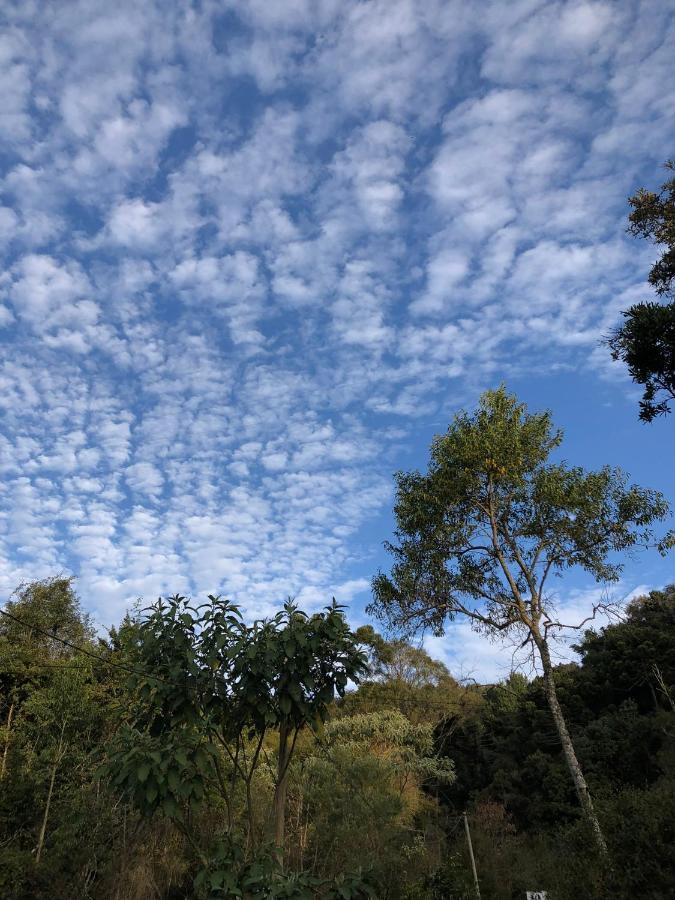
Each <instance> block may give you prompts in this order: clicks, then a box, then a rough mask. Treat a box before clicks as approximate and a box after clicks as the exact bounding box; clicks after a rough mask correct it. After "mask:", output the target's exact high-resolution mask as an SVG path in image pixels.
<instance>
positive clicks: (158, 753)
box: [105, 595, 366, 887]
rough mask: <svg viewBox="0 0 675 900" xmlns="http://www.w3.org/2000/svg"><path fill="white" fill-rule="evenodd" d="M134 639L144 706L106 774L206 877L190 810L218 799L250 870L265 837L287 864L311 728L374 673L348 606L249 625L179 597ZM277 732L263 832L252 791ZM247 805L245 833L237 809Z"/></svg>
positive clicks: (154, 610) (289, 608)
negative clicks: (292, 785)
mask: <svg viewBox="0 0 675 900" xmlns="http://www.w3.org/2000/svg"><path fill="white" fill-rule="evenodd" d="M131 637H132V639H134V640H135V643H136V646H135V651H134V652H133V653H132V654H131V660H132V662H133V666H134V668H135V669H136V671H137V674H134V675H132V677H131V679H130V685H129V686H130V690H131V691H132V695H133V696H134V697H135V703H134V704H133V705H132V707H131V708H130V709H129V711H128V714H127V723H126V728H124V729H121V730H120V733H119V735H118V738H117V740H116V745H115V746H114V747H113V748H112V752H111V757H110V761H109V762H108V763H107V764H106V766H105V771H106V772H108V773H109V774H110V775H111V776H112V778H113V783H114V784H116V785H118V786H120V787H122V788H124V789H125V790H126V791H127V792H128V793H129V794H130V795H131V796H132V797H133V799H134V803H135V805H136V806H137V807H138V808H139V809H140V810H142V811H143V812H145V813H147V814H150V813H153V812H156V811H161V812H163V813H164V814H165V815H167V816H168V817H170V818H171V819H172V821H174V823H175V824H176V825H177V827H178V828H179V829H180V830H181V831H182V832H183V833H184V834H185V836H186V838H187V839H188V840H189V841H190V843H191V844H192V846H193V848H194V850H195V852H196V853H197V855H198V856H199V857H200V859H201V861H202V863H203V864H204V866H206V867H208V865H209V859H208V855H207V854H206V853H205V852H204V851H203V850H202V848H200V847H199V846H198V845H197V843H196V842H195V840H194V837H193V835H192V834H191V831H190V810H191V809H192V808H196V807H199V806H201V805H203V804H204V803H205V802H206V798H207V797H208V796H209V794H210V796H211V797H213V796H218V797H219V798H220V801H221V802H222V803H223V804H224V806H225V808H226V823H227V824H226V832H225V834H224V835H221V836H220V837H221V838H226V839H227V841H226V843H227V846H228V847H229V848H230V849H232V847H234V848H235V849H236V850H237V852H239V849H241V848H242V847H243V857H242V860H243V862H244V863H246V864H248V862H250V860H251V859H252V858H253V857H254V856H255V854H256V853H257V852H258V851H259V850H260V845H261V843H262V836H261V834H264V832H265V830H266V831H267V833H268V835H269V837H270V838H271V840H272V841H273V843H274V845H275V847H276V857H277V861H278V863H279V864H281V863H282V861H283V850H284V831H285V810H286V793H287V785H288V774H289V769H290V765H291V761H292V759H293V753H294V750H295V746H296V741H297V738H298V735H299V733H300V732H301V731H302V729H303V728H305V727H306V726H310V727H312V728H314V729H315V730H317V731H320V730H321V728H322V725H323V722H324V720H325V718H326V716H327V713H328V709H329V706H330V704H331V703H332V701H333V699H334V697H335V695H336V694H337V695H339V696H340V695H343V694H344V692H345V690H346V687H347V684H348V682H349V681H350V680H351V681H358V679H359V676H360V674H361V673H362V672H363V671H364V670H365V667H366V665H365V656H364V654H363V653H362V652H361V651H360V650H359V648H358V646H357V642H356V640H355V638H354V636H353V635H352V634H351V632H350V631H349V628H348V626H347V623H346V621H345V618H344V616H343V614H342V609H341V607H339V606H338V605H337V604H336V603H335V602H333V605H331V606H329V607H327V608H326V610H325V611H324V612H322V613H316V614H314V615H312V616H308V615H306V614H305V613H303V612H302V611H300V610H299V609H298V608H297V607H296V606H295V605H294V604H293V603H292V602H291V601H289V602H288V603H286V605H285V606H284V609H283V611H282V612H280V613H278V614H277V615H276V616H274V617H273V618H272V619H270V620H264V621H257V622H254V623H253V624H252V625H247V624H246V623H245V622H244V620H243V618H242V616H241V613H240V611H239V609H238V607H237V606H236V605H234V604H232V603H229V602H228V601H226V600H223V599H221V598H219V597H209V602H208V603H206V604H202V605H201V606H199V607H194V606H192V605H191V603H190V602H189V600H187V599H186V598H185V597H181V596H178V595H176V596H174V597H170V598H169V599H168V600H165V601H162V600H160V601H159V602H158V603H156V604H154V605H153V606H152V607H150V608H149V609H148V610H147V611H146V616H145V617H144V618H142V619H141V620H140V622H139V623H138V627H137V628H136V629H135V632H134V633H132V635H131ZM275 732H276V734H277V741H276V745H277V746H276V751H277V762H276V771H275V773H274V777H273V780H274V783H273V791H272V801H271V804H270V807H271V808H270V811H269V816H268V821H267V823H264V822H263V823H261V822H260V821H259V815H258V812H259V810H258V809H257V804H256V803H254V801H253V794H252V789H253V782H254V779H255V778H256V777H257V776H258V774H259V770H260V768H261V764H262V763H263V761H265V762H266V759H267V749H266V747H265V742H266V741H267V740H268V739H269V738H270V736H271V735H273V734H274V733H275ZM242 795H243V804H244V816H243V817H244V819H245V822H246V824H245V828H244V829H243V832H244V833H243V834H241V831H242V829H241V827H240V821H239V820H240V818H241V817H240V816H238V815H237V811H238V810H237V809H236V807H237V804H238V803H239V802H240V801H241V799H242ZM265 825H267V828H266V829H265V827H264V826H265ZM228 852H229V851H228ZM228 865H229V863H228ZM279 867H281V865H280V866H279ZM223 871H224V869H223ZM223 877H225V876H224V875H223ZM212 887H214V884H213V883H212Z"/></svg>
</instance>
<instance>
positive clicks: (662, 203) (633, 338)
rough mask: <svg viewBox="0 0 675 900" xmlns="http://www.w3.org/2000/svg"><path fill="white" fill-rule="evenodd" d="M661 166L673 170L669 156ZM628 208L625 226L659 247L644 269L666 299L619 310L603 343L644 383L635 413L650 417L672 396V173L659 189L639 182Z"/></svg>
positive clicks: (674, 282) (666, 407)
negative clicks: (619, 320) (620, 316)
mask: <svg viewBox="0 0 675 900" xmlns="http://www.w3.org/2000/svg"><path fill="white" fill-rule="evenodd" d="M665 167H666V169H669V170H671V171H675V162H673V161H669V162H667V163H666V165H665ZM628 202H629V203H630V205H631V206H632V208H633V211H632V212H631V214H630V216H629V222H630V225H629V226H628V231H629V232H630V233H631V234H633V235H634V236H636V237H643V238H646V239H647V240H648V241H651V242H652V243H654V244H656V245H657V246H661V247H664V250H663V253H662V254H661V256H660V257H659V259H657V260H656V262H655V263H654V265H653V266H652V268H651V271H650V273H649V283H650V284H651V285H652V287H653V288H654V289H655V291H656V293H657V294H658V295H659V296H660V297H664V298H669V299H670V302H669V303H655V302H653V301H645V302H642V303H636V304H634V305H633V306H631V307H630V308H629V309H627V310H625V311H624V313H623V317H624V322H623V324H622V325H621V327H620V328H617V329H616V330H615V331H614V333H613V334H611V335H610V336H609V337H608V338H607V340H606V343H607V344H608V345H609V348H610V351H611V354H612V358H613V359H615V360H621V361H622V362H624V363H625V364H626V366H627V367H628V372H629V374H630V376H631V378H632V379H633V381H635V382H636V383H637V384H641V385H643V386H644V392H643V395H642V400H641V401H640V418H641V419H642V420H643V421H644V422H651V421H652V420H653V419H655V418H656V417H657V416H660V415H665V414H666V413H668V412H669V411H670V402H671V401H672V400H675V293H674V287H675V178H671V179H670V180H669V181H666V182H665V183H664V184H663V185H662V186H661V190H660V192H659V193H655V192H654V191H648V190H645V189H644V188H641V189H640V190H639V191H637V193H636V194H635V195H634V196H633V197H630V198H629V201H628Z"/></svg>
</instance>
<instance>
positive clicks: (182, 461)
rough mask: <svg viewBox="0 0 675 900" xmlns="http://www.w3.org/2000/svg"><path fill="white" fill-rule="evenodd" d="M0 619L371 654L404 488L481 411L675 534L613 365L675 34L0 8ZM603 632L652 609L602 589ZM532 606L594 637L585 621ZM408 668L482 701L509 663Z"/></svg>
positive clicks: (660, 449)
mask: <svg viewBox="0 0 675 900" xmlns="http://www.w3.org/2000/svg"><path fill="white" fill-rule="evenodd" d="M1 15H2V17H3V18H4V19H5V23H4V27H3V28H2V31H1V33H0V83H2V85H3V90H2V99H1V100H0V247H1V248H2V264H1V269H0V351H1V353H2V360H1V363H0V384H1V390H0V467H1V470H2V471H1V478H2V481H1V484H0V491H1V496H0V501H1V502H0V597H3V598H6V597H8V596H9V595H10V593H11V592H12V590H14V589H15V588H16V586H17V585H18V584H19V583H20V582H22V581H24V580H30V579H35V578H42V577H46V576H49V575H53V574H56V573H58V572H64V573H68V574H73V575H75V576H76V577H77V590H78V592H79V594H80V596H81V598H82V601H83V604H84V606H85V607H86V608H87V609H88V610H90V611H91V612H92V614H93V616H94V618H95V620H96V621H97V622H99V623H101V624H103V625H109V624H114V623H116V622H117V621H119V619H120V617H121V615H122V614H123V612H124V610H125V609H126V608H127V607H128V605H129V603H130V602H132V601H133V600H134V599H135V598H137V597H143V598H144V599H145V600H148V601H150V600H152V599H154V598H156V597H157V596H158V595H159V594H167V593H175V592H181V593H187V594H191V595H193V596H194V597H203V596H204V595H205V594H207V593H209V592H213V593H221V594H224V595H227V596H229V597H230V598H232V599H233V600H235V601H237V602H239V603H241V604H242V606H243V608H244V610H245V611H246V614H247V616H249V617H253V616H264V615H268V614H269V613H270V612H272V611H273V610H275V609H276V608H278V605H279V603H280V602H282V601H283V600H284V599H285V598H286V597H287V596H289V595H292V596H295V597H296V598H297V600H298V602H299V603H300V604H301V605H302V606H304V607H305V608H306V609H308V610H313V609H316V608H319V607H320V606H322V605H324V603H326V602H329V601H330V598H331V597H332V596H335V597H336V598H337V599H338V600H340V601H341V602H343V603H345V604H347V605H348V606H349V616H350V621H352V622H353V623H354V625H357V624H360V623H362V622H363V621H366V617H365V613H364V608H365V606H366V605H367V603H368V601H369V599H370V587H369V586H370V580H371V578H372V576H373V575H374V574H375V573H376V572H377V570H378V569H379V568H383V569H386V567H387V565H388V559H387V556H386V554H385V552H384V550H383V548H382V542H383V541H384V540H386V539H387V538H390V537H391V536H392V529H393V525H394V523H393V518H392V512H391V507H392V499H393V479H392V475H393V473H394V472H395V471H397V470H400V469H402V470H407V469H411V468H420V469H424V468H425V467H426V464H427V461H428V448H429V444H430V441H431V439H432V437H433V435H434V434H437V433H440V432H443V431H444V430H445V429H446V428H447V425H448V423H449V422H450V420H451V419H452V416H453V415H454V414H455V413H456V412H457V410H458V409H460V408H463V407H464V408H467V409H471V408H473V407H474V406H475V404H476V402H477V399H478V396H479V395H480V393H481V391H483V390H484V389H486V388H488V387H494V386H496V385H498V384H499V383H501V382H504V383H505V384H506V385H507V387H508V388H509V390H512V391H514V392H516V393H517V395H518V396H519V397H520V398H521V399H523V400H524V401H526V402H527V403H528V404H529V405H530V406H531V408H532V409H537V410H538V409H550V410H551V411H552V413H553V418H554V421H555V422H556V424H557V425H560V426H561V427H562V428H563V429H564V430H565V441H564V444H563V447H562V450H561V454H562V456H564V458H566V459H568V460H569V461H570V462H571V463H574V464H579V465H583V466H586V467H589V468H593V467H597V466H600V465H604V464H606V463H607V464H610V465H616V466H621V467H623V468H624V469H625V470H627V471H628V472H629V473H630V475H631V476H632V477H633V479H634V480H635V481H636V482H638V483H639V484H642V485H643V486H646V487H651V488H656V489H659V490H661V491H663V492H664V493H665V494H666V495H667V496H668V497H670V498H671V499H675V466H673V447H674V446H675V442H674V440H673V439H674V437H675V420H674V419H673V418H671V419H663V420H660V421H657V422H655V423H653V424H652V425H649V426H647V425H643V424H641V423H640V422H638V420H637V400H638V398H639V391H638V390H636V387H635V385H633V384H632V383H631V382H630V380H629V379H628V378H627V376H626V374H625V372H624V371H623V369H622V367H621V365H620V364H617V363H612V361H611V360H610V358H609V355H608V351H607V348H606V347H604V346H602V344H601V343H600V342H601V339H602V337H603V336H605V335H607V334H608V333H609V332H610V331H611V329H612V328H613V327H615V326H616V325H617V324H618V322H619V321H620V311H621V310H622V309H626V308H627V307H628V306H629V305H630V304H631V303H633V302H636V301H638V300H640V299H645V298H648V297H649V296H650V289H649V287H648V285H647V284H646V277H647V273H648V271H649V267H650V264H651V263H652V262H653V260H654V258H655V255H656V252H657V251H656V250H655V249H654V248H653V247H650V246H649V245H647V244H645V243H644V242H640V241H638V240H636V239H634V238H632V237H630V236H629V235H627V234H626V231H625V229H626V216H627V213H628V205H627V198H628V196H629V195H630V194H632V193H633V192H634V191H635V190H636V189H637V188H638V187H640V186H643V185H644V186H649V187H657V186H658V185H659V184H660V183H661V182H663V181H664V180H665V177H666V174H665V172H664V171H663V169H662V168H661V166H662V164H663V162H664V161H665V160H666V159H668V158H669V157H672V156H673V155H675V93H674V92H673V91H672V73H673V60H674V59H675V3H674V2H673V0H654V2H651V0H646V2H637V0H635V2H634V0H613V2H602V0H598V2H576V0H570V2H562V0H551V2H544V0H511V2H508V3H504V2H487V0H486V2H480V3H478V2H476V0H474V2H469V0H444V2H439V0H419V2H418V0H366V2H354V0H315V2H312V0H284V2H282V3H281V2H280V3H270V2H268V0H247V2H245V3H244V2H226V0H221V2H209V0H204V2H196V0H195V2H192V3H190V2H180V3H171V2H169V0H161V2H155V3H153V2H151V0H146V2H143V3H138V2H125V0H118V2H115V3H109V2H98V0H86V2H68V0H64V2H60V3H58V4H55V3H38V2H31V0H20V2H12V0H4V2H3V3H2V8H1ZM625 562H626V566H625V570H624V574H623V577H622V580H621V582H620V583H619V584H618V585H614V586H613V587H612V588H611V592H612V596H613V597H615V598H616V599H621V598H624V597H626V596H629V595H631V593H635V592H638V593H639V592H640V591H641V590H644V589H646V588H649V587H659V586H662V585H663V584H665V583H667V582H668V581H672V580H673V563H672V558H671V560H670V561H668V560H662V559H661V558H660V557H659V556H658V555H657V554H656V553H654V552H643V553H640V554H636V555H634V556H632V557H630V558H627V559H626V560H625ZM602 590H604V588H603V587H602V586H596V585H594V584H593V583H591V582H589V581H588V580H585V579H584V578H583V577H581V576H579V575H578V574H575V573H570V575H569V577H566V578H565V579H564V580H562V581H561V582H560V583H558V584H557V585H556V591H557V595H558V601H559V604H560V606H561V608H562V609H563V610H564V611H566V612H569V613H570V614H574V615H577V614H579V615H582V614H583V612H584V610H585V609H587V608H588V607H589V605H590V604H591V603H592V601H593V599H594V598H595V597H597V596H598V591H602ZM428 646H429V647H430V649H432V650H433V652H434V654H435V655H436V656H438V657H439V658H442V659H444V660H445V661H446V662H447V663H448V665H449V666H450V668H451V670H452V671H454V672H456V673H457V672H461V673H464V674H465V675H466V674H469V673H470V674H471V675H472V676H473V677H477V678H483V679H491V678H495V677H501V675H503V674H506V673H507V672H508V670H509V668H510V662H511V660H510V653H509V652H508V650H504V649H500V648H499V647H496V646H494V645H491V644H489V643H487V642H486V641H485V639H484V638H482V637H480V636H478V635H474V634H473V633H472V632H471V631H470V629H469V628H468V627H467V626H465V625H461V624H459V625H453V626H451V627H450V628H449V629H448V633H447V635H446V637H445V638H443V639H430V640H429V642H428Z"/></svg>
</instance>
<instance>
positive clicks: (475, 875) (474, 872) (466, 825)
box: [464, 813, 480, 900]
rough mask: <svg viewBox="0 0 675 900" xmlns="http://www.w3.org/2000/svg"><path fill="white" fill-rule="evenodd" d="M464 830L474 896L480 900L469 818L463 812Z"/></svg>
mask: <svg viewBox="0 0 675 900" xmlns="http://www.w3.org/2000/svg"><path fill="white" fill-rule="evenodd" d="M464 830H465V831H466V842H467V844H468V845H469V856H470V858H471V869H472V871H473V883H474V885H475V887H476V897H477V898H478V900H480V885H479V884H478V872H477V871H476V860H475V859H474V856H473V844H472V843H471V832H470V831H469V820H468V818H467V816H466V813H464Z"/></svg>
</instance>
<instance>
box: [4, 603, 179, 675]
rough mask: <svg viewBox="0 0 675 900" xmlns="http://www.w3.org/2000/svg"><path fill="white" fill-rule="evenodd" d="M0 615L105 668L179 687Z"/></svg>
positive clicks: (47, 632) (13, 617)
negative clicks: (81, 654)
mask: <svg viewBox="0 0 675 900" xmlns="http://www.w3.org/2000/svg"><path fill="white" fill-rule="evenodd" d="M0 615H3V616H6V617H7V618H8V619H11V620H12V621H13V622H16V623H17V624H18V625H21V626H22V627H23V628H30V629H31V630H32V631H37V633H38V634H41V635H43V636H44V637H47V638H49V639H50V640H51V641H58V643H59V644H63V646H64V647H70V649H71V650H75V651H76V652H77V653H83V654H84V655H85V656H90V657H91V658H92V659H95V660H97V661H98V662H101V663H103V664H104V665H106V666H114V667H115V668H116V669H122V671H123V672H128V673H129V674H130V675H138V676H139V677H141V678H154V679H155V680H156V681H161V682H163V684H168V685H170V686H171V687H178V686H179V685H178V684H177V683H176V682H173V681H167V680H166V678H161V677H160V676H159V675H149V674H148V673H147V672H140V671H139V670H138V669H132V668H131V667H130V666H125V665H124V664H123V663H117V662H113V661H112V660H111V659H106V658H105V657H103V656H99V655H98V653H93V652H92V651H91V650H87V649H86V648H85V647H78V646H77V644H73V643H71V642H70V641H67V640H66V639H65V638H60V637H57V636H56V635H55V634H53V633H52V632H51V631H45V629H44V628H40V627H39V626H38V625H30V624H29V623H28V622H24V621H22V620H21V619H19V618H17V616H14V615H12V613H8V612H7V611H6V610H4V609H0Z"/></svg>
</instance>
